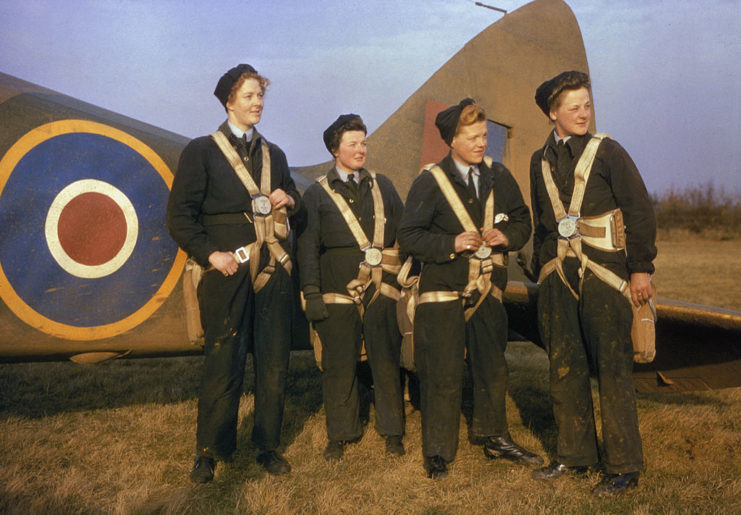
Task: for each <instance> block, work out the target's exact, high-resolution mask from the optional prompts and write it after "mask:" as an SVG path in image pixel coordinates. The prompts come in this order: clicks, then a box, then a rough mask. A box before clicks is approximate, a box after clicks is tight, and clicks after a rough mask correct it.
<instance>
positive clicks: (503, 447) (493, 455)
mask: <svg viewBox="0 0 741 515" xmlns="http://www.w3.org/2000/svg"><path fill="white" fill-rule="evenodd" d="M484 456H486V457H487V458H489V459H490V460H495V459H497V458H504V459H505V460H509V461H513V462H515V463H524V464H525V465H542V464H543V463H544V461H543V458H541V457H540V456H538V455H537V454H535V453H532V452H530V451H528V450H526V449H524V448H522V447H520V446H519V445H517V444H516V443H515V442H513V441H512V440H511V439H510V438H509V437H508V436H490V437H489V438H488V439H487V440H486V443H485V444H484Z"/></svg>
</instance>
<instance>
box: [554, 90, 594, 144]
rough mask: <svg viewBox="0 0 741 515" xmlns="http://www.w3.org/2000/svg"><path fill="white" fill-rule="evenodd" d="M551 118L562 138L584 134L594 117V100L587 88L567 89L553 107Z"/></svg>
mask: <svg viewBox="0 0 741 515" xmlns="http://www.w3.org/2000/svg"><path fill="white" fill-rule="evenodd" d="M550 118H551V120H552V121H553V123H554V124H555V126H556V133H558V135H559V136H560V137H561V138H565V137H567V136H583V135H584V134H586V133H587V130H588V129H589V121H590V120H591V119H592V101H591V99H590V98H589V90H588V89H587V88H580V89H567V90H564V91H563V92H562V93H561V95H560V96H559V99H558V101H557V102H556V103H555V105H554V106H553V107H552V108H551V112H550Z"/></svg>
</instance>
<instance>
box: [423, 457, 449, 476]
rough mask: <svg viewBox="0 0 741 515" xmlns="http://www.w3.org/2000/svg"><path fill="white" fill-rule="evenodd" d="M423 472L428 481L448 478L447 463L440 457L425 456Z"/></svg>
mask: <svg viewBox="0 0 741 515" xmlns="http://www.w3.org/2000/svg"><path fill="white" fill-rule="evenodd" d="M425 471H426V472H427V477H429V478H430V479H443V478H445V477H447V476H448V463H447V462H446V461H445V459H443V457H442V456H425Z"/></svg>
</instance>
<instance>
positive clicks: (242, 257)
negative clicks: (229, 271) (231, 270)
mask: <svg viewBox="0 0 741 515" xmlns="http://www.w3.org/2000/svg"><path fill="white" fill-rule="evenodd" d="M233 255H234V258H235V259H236V260H237V261H239V264H243V263H246V262H247V261H249V260H250V254H249V252H247V249H246V248H245V247H239V248H238V249H237V250H235V251H234V252H233Z"/></svg>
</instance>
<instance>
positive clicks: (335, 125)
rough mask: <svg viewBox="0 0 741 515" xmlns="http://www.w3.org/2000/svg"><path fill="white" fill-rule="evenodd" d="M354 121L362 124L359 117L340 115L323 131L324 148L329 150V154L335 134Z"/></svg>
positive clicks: (355, 115)
mask: <svg viewBox="0 0 741 515" xmlns="http://www.w3.org/2000/svg"><path fill="white" fill-rule="evenodd" d="M354 120H360V123H363V119H362V118H361V117H360V115H357V114H352V113H350V114H341V115H340V116H339V117H338V118H337V119H336V120H335V121H334V122H332V125H330V126H329V127H327V128H326V129H325V130H324V134H323V138H324V146H326V147H327V150H329V153H330V154H331V153H332V139H334V136H335V134H337V132H339V131H341V130H342V128H343V127H344V126H345V125H347V124H348V123H350V122H352V121H354Z"/></svg>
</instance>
